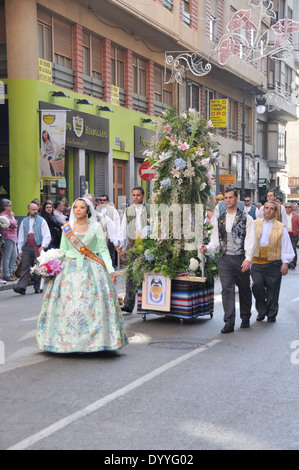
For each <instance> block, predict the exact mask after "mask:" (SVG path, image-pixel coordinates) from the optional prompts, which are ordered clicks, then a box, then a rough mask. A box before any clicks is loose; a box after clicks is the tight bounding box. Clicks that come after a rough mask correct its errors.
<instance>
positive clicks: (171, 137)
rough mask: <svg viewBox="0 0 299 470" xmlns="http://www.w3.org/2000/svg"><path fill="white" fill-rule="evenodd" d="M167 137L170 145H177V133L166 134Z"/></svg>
mask: <svg viewBox="0 0 299 470" xmlns="http://www.w3.org/2000/svg"><path fill="white" fill-rule="evenodd" d="M166 139H168V140H169V141H170V145H175V143H176V135H173V136H170V137H169V136H166Z"/></svg>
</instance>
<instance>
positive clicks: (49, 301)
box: [37, 198, 128, 353]
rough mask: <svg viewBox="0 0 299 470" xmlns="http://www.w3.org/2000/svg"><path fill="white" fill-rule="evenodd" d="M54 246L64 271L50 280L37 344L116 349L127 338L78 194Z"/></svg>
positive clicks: (98, 239)
mask: <svg viewBox="0 0 299 470" xmlns="http://www.w3.org/2000/svg"><path fill="white" fill-rule="evenodd" d="M60 249H61V250H62V251H63V253H64V255H65V257H64V259H63V265H64V269H63V270H62V271H61V272H60V273H59V274H58V275H57V276H56V277H55V278H54V279H52V280H50V282H49V284H48V287H47V290H46V293H45V297H44V301H43V304H42V307H41V311H40V315H39V319H38V325H37V346H38V347H39V348H40V349H42V350H45V351H51V352H55V353H72V352H81V353H82V352H83V353H85V352H86V353H87V352H96V351H103V350H117V349H120V348H122V347H123V346H125V345H126V344H127V342H128V340H127V335H126V331H125V324H124V320H123V317H122V314H121V309H120V306H119V303H118V297H117V294H116V291H115V288H114V286H113V284H115V283H116V278H115V274H114V269H113V266H112V263H111V258H110V255H109V251H108V248H107V244H106V241H105V236H104V233H103V230H102V227H101V224H99V223H98V222H97V218H96V212H95V210H94V207H93V206H92V204H91V203H90V202H89V201H88V200H86V199H83V198H79V199H77V200H76V201H75V202H74V204H73V205H72V209H71V213H70V221H69V223H67V224H66V225H64V226H63V232H62V239H61V245H60Z"/></svg>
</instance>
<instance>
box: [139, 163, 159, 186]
mask: <svg viewBox="0 0 299 470" xmlns="http://www.w3.org/2000/svg"><path fill="white" fill-rule="evenodd" d="M150 166H151V164H150V162H144V163H142V165H140V168H139V176H140V178H141V179H143V180H144V181H151V180H152V179H153V178H154V177H155V174H156V170H155V169H154V168H152V169H149V167H150Z"/></svg>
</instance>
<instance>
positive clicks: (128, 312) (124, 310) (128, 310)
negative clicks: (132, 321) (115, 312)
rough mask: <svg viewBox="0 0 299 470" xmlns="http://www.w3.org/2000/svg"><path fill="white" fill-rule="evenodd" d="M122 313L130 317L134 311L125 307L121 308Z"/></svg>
mask: <svg viewBox="0 0 299 470" xmlns="http://www.w3.org/2000/svg"><path fill="white" fill-rule="evenodd" d="M121 311H122V313H123V314H124V315H129V314H130V313H132V310H131V309H130V308H128V307H125V306H123V307H121Z"/></svg>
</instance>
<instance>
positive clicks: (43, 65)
mask: <svg viewBox="0 0 299 470" xmlns="http://www.w3.org/2000/svg"><path fill="white" fill-rule="evenodd" d="M38 79H39V81H40V82H44V83H48V84H50V85H52V62H49V61H48V60H44V59H40V58H39V59H38Z"/></svg>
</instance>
